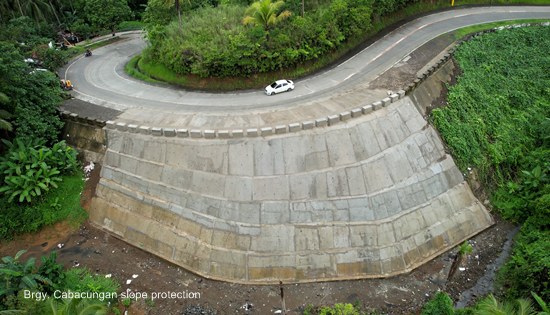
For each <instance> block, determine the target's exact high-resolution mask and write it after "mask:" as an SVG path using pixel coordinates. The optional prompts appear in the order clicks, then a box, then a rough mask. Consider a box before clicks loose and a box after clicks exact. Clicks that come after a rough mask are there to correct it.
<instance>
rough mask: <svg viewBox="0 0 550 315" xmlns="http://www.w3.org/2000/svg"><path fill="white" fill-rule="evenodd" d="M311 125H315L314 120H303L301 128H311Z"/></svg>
mask: <svg viewBox="0 0 550 315" xmlns="http://www.w3.org/2000/svg"><path fill="white" fill-rule="evenodd" d="M313 127H315V122H314V121H304V122H303V123H302V128H303V129H304V130H306V129H312V128H313Z"/></svg>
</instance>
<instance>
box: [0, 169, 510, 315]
mask: <svg viewBox="0 0 550 315" xmlns="http://www.w3.org/2000/svg"><path fill="white" fill-rule="evenodd" d="M98 180H99V167H96V168H95V170H94V171H93V172H92V174H91V177H90V179H89V180H88V181H87V182H86V187H85V191H84V192H83V194H82V204H83V206H84V207H86V208H87V207H88V205H89V201H90V199H91V197H92V195H93V193H94V189H95V185H96V184H97V181H98ZM512 230H514V226H512V225H511V224H509V223H506V222H504V221H502V220H500V219H498V218H496V224H495V225H494V226H493V227H491V228H489V229H487V230H486V231H484V232H482V233H480V234H479V235H477V236H476V237H474V238H473V239H471V240H470V243H471V244H472V245H473V253H472V254H471V255H470V256H468V258H467V259H466V261H465V263H464V264H463V265H461V266H460V267H461V268H459V269H458V271H457V272H456V274H455V275H454V276H453V277H452V278H451V279H450V280H447V276H448V273H449V270H450V267H451V264H452V262H453V258H454V256H455V254H456V249H454V250H452V251H450V252H447V253H445V254H443V255H441V256H439V257H437V258H436V259H434V260H432V261H430V262H428V263H427V264H425V265H423V266H421V267H420V268H417V269H416V270H414V271H412V272H410V273H408V274H404V275H400V276H396V277H392V278H388V279H365V280H354V281H338V282H321V283H310V284H283V290H284V296H285V304H286V308H287V310H288V312H287V314H301V313H302V311H303V310H304V308H305V307H306V306H307V305H308V304H311V305H313V306H323V305H333V304H335V303H352V304H354V305H358V306H360V308H361V309H363V310H372V311H374V310H378V311H379V312H382V313H386V314H418V313H419V310H420V308H421V306H422V305H423V304H424V303H425V302H426V301H427V300H429V299H430V297H432V296H433V295H434V294H435V293H436V292H437V291H438V290H445V291H446V292H449V293H450V294H451V296H452V298H453V299H455V300H458V299H459V297H460V294H461V292H463V291H465V290H467V289H469V288H471V287H473V286H474V285H475V284H476V282H477V280H478V279H479V278H480V277H481V276H483V275H484V274H485V273H486V268H487V266H488V265H490V264H491V263H492V262H493V261H494V260H495V259H496V257H497V256H498V255H499V254H500V252H501V250H502V246H503V244H504V242H505V241H506V239H507V235H508V234H509V232H510V231H512ZM58 244H63V248H61V249H59V248H58ZM20 249H27V250H28V253H27V254H26V255H27V256H30V255H33V256H36V257H38V256H40V255H47V254H48V253H49V252H50V251H52V250H56V251H58V261H59V262H61V263H63V264H64V265H65V266H66V267H67V268H72V267H74V266H79V267H87V268H89V269H90V270H92V271H93V272H96V273H98V274H112V277H113V278H115V279H116V280H117V281H118V282H119V283H121V291H124V292H128V291H127V290H129V289H130V290H131V291H132V292H135V294H136V295H141V296H142V297H143V295H144V294H145V293H147V295H148V298H149V299H144V298H141V299H137V301H135V302H133V303H132V305H131V306H130V309H129V312H128V314H151V315H154V314H159V315H160V314H162V315H167V314H170V315H171V314H186V315H194V314H220V315H221V314H274V313H275V312H276V311H277V310H280V309H281V308H282V306H281V305H282V302H281V298H280V288H279V286H278V285H271V286H259V285H238V284H231V283H224V282H219V281H214V280H209V279H206V278H203V277H200V276H197V275H195V274H193V273H191V272H189V271H186V270H184V269H182V268H180V267H178V266H175V265H173V264H171V263H168V262H166V261H164V260H162V259H160V258H158V257H156V256H154V255H152V254H149V253H147V252H145V251H143V250H141V249H139V248H136V247H133V246H131V245H129V244H127V243H125V242H123V241H121V240H119V239H117V238H115V237H113V236H112V235H110V234H108V233H105V232H103V231H102V230H99V229H97V228H95V227H93V226H91V225H90V224H89V223H85V224H83V225H82V226H81V227H79V228H75V227H72V228H71V227H70V226H69V225H68V224H66V223H59V224H56V225H55V226H52V227H48V228H45V229H44V230H42V231H41V232H39V233H36V234H31V235H23V236H20V237H17V238H16V240H14V241H12V242H9V243H1V244H0V255H1V256H7V255H10V256H13V255H15V253H16V252H17V251H18V250H20ZM462 268H464V269H462ZM133 275H137V277H136V278H133V277H132V276H133ZM127 280H132V281H131V283H130V284H126V283H127ZM154 292H159V293H161V294H162V293H169V292H174V293H176V292H179V293H180V296H179V298H177V297H176V298H170V297H159V298H158V299H156V300H154V301H153V302H151V301H150V297H151V296H152V294H153V293H154ZM199 295H200V296H199Z"/></svg>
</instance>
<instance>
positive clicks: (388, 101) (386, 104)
mask: <svg viewBox="0 0 550 315" xmlns="http://www.w3.org/2000/svg"><path fill="white" fill-rule="evenodd" d="M390 103H391V99H390V98H389V97H385V98H383V99H382V107H386V106H388V105H390Z"/></svg>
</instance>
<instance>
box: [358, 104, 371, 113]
mask: <svg viewBox="0 0 550 315" xmlns="http://www.w3.org/2000/svg"><path fill="white" fill-rule="evenodd" d="M373 110H374V107H373V106H372V104H370V105H365V106H363V107H361V111H362V112H363V114H365V115H366V114H368V113H370V112H372V111H373Z"/></svg>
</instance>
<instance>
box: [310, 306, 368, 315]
mask: <svg viewBox="0 0 550 315" xmlns="http://www.w3.org/2000/svg"><path fill="white" fill-rule="evenodd" d="M319 315H359V311H358V310H356V309H355V307H354V306H353V305H352V304H349V303H347V304H343V303H336V304H334V306H333V307H329V306H326V307H323V308H321V311H320V312H319Z"/></svg>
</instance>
